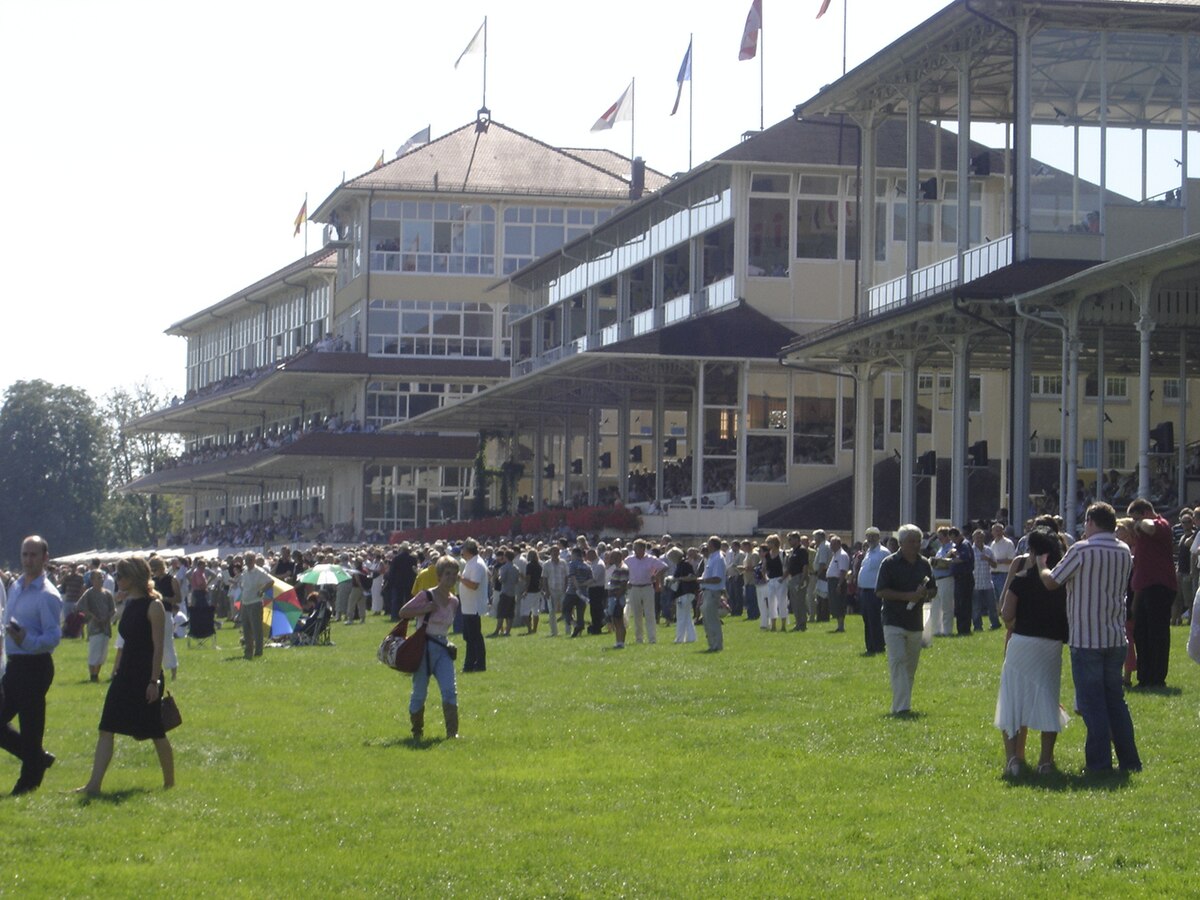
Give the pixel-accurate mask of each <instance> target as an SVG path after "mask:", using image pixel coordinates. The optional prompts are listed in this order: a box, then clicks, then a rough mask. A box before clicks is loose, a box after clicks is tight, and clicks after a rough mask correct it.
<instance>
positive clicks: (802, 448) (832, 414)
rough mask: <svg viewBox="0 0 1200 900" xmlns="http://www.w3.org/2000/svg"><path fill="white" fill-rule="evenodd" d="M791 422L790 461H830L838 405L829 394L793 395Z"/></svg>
mask: <svg viewBox="0 0 1200 900" xmlns="http://www.w3.org/2000/svg"><path fill="white" fill-rule="evenodd" d="M792 409H793V410H794V413H795V414H794V417H793V420H792V421H793V423H794V424H793V426H792V462H793V463H795V464H796V465H832V464H833V462H834V445H835V440H836V438H835V429H836V427H837V421H836V420H837V409H836V406H835V401H834V399H833V398H832V397H796V399H795V401H794V403H793V405H792Z"/></svg>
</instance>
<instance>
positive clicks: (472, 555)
mask: <svg viewBox="0 0 1200 900" xmlns="http://www.w3.org/2000/svg"><path fill="white" fill-rule="evenodd" d="M462 558H463V565H462V571H461V572H460V573H459V576H458V602H459V606H460V608H461V609H462V634H463V641H464V642H465V643H466V645H467V653H466V658H465V659H464V660H463V668H462V670H463V671H464V672H486V671H487V644H486V642H485V641H484V639H483V624H482V621H481V620H480V618H479V617H480V616H481V615H483V613H484V611H485V610H486V609H487V580H488V572H487V567H486V566H484V564H483V560H481V559H480V558H479V544H478V543H476V541H475V540H474V539H473V538H467V539H466V540H465V541H463V544H462Z"/></svg>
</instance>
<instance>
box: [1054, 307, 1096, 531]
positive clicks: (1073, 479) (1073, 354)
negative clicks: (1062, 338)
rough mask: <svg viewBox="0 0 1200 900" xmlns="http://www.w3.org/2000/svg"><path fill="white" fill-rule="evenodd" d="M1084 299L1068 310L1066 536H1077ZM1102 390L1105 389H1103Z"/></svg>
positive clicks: (1064, 520) (1064, 484)
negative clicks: (1068, 386) (1080, 310)
mask: <svg viewBox="0 0 1200 900" xmlns="http://www.w3.org/2000/svg"><path fill="white" fill-rule="evenodd" d="M1081 302H1082V298H1079V297H1075V298H1073V299H1072V300H1071V303H1070V306H1069V307H1068V308H1067V340H1066V344H1065V345H1064V346H1065V350H1066V353H1067V367H1068V370H1069V372H1070V376H1069V380H1070V384H1071V389H1070V393H1069V394H1068V396H1066V397H1064V398H1063V401H1064V404H1063V408H1064V410H1065V411H1066V414H1067V430H1066V433H1065V434H1064V435H1063V436H1064V438H1065V440H1064V441H1063V451H1064V452H1063V456H1064V457H1066V462H1067V471H1066V476H1065V478H1064V480H1063V485H1062V488H1061V499H1062V517H1063V523H1064V527H1065V528H1066V530H1067V534H1072V535H1073V534H1075V524H1076V510H1075V501H1076V493H1075V485H1076V483H1077V482H1078V481H1079V395H1080V391H1079V388H1080V385H1079V354H1080V353H1081V352H1082V351H1083V342H1082V341H1081V340H1080V339H1079V304H1080V303H1081ZM1101 390H1103V388H1101Z"/></svg>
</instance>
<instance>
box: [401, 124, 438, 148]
mask: <svg viewBox="0 0 1200 900" xmlns="http://www.w3.org/2000/svg"><path fill="white" fill-rule="evenodd" d="M432 127H433V126H432V125H426V126H425V127H424V128H422V129H421V130H420V131H418V132H417V133H416V134H414V135H413V136H412V137H410V138H409V139H408V140H407V141H405V142H404V143H403V144H401V145H400V148H399V149H398V150H397V151H396V156H403V155H404V154H405V153H407V152H408V151H409V150H416V149H417V148H418V147H424V146H425V145H426V144H428V143H429V137H430V129H431V128H432Z"/></svg>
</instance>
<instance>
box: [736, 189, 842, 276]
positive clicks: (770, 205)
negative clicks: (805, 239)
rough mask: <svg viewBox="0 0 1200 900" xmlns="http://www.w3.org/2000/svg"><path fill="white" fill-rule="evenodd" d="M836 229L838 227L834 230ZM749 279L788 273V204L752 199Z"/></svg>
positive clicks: (780, 201) (781, 201)
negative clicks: (756, 276)
mask: <svg viewBox="0 0 1200 900" xmlns="http://www.w3.org/2000/svg"><path fill="white" fill-rule="evenodd" d="M835 228H836V226H835ZM749 231H750V252H749V257H748V261H749V268H748V269H747V271H748V273H749V274H750V275H765V276H768V277H772V278H780V277H784V276H786V275H787V273H788V201H787V200H766V199H760V198H757V197H751V198H750V220H749Z"/></svg>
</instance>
